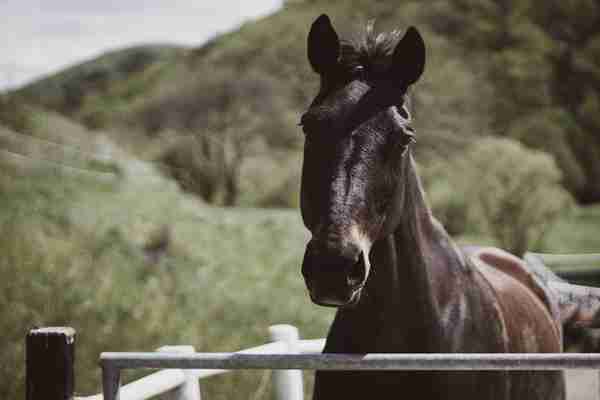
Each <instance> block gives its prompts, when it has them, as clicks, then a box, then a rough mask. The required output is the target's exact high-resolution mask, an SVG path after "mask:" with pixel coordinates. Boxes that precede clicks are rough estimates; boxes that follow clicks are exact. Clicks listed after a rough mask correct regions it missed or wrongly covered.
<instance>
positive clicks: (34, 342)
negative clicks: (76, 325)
mask: <svg viewBox="0 0 600 400" xmlns="http://www.w3.org/2000/svg"><path fill="white" fill-rule="evenodd" d="M25 363H26V378H25V380H26V391H27V395H26V400H71V399H72V398H73V394H74V390H75V369H74V363H75V330H74V329H73V328H65V327H50V328H39V329H38V328H36V329H31V330H30V331H29V333H28V334H27V339H26V344H25Z"/></svg>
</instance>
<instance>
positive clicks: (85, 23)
mask: <svg viewBox="0 0 600 400" xmlns="http://www.w3.org/2000/svg"><path fill="white" fill-rule="evenodd" d="M281 2H282V0H246V1H244V0H216V1H215V0H211V1H209V0H121V1H118V0H0V89H2V88H8V87H15V86H19V85H22V84H23V83H26V82H28V81H30V80H32V79H35V78H37V77H40V76H42V75H46V74H48V73H51V72H55V71H58V70H60V69H62V68H64V67H66V66H68V65H70V64H73V63H77V62H80V61H83V60H86V59H89V58H91V57H94V56H97V55H99V54H101V53H103V52H104V51H106V50H110V49H115V48H121V47H125V46H130V45H134V44H142V43H176V44H184V45H199V44H202V43H203V42H204V41H206V40H207V39H209V38H211V37H212V36H214V35H215V34H217V33H219V32H225V31H228V30H231V29H234V28H235V27H236V26H238V25H239V24H240V23H242V22H243V21H244V20H247V19H249V18H256V17H260V16H262V15H265V14H269V13H271V12H273V11H275V10H276V9H277V8H278V7H280V5H281Z"/></svg>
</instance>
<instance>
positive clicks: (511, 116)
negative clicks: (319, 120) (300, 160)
mask: <svg viewBox="0 0 600 400" xmlns="http://www.w3.org/2000/svg"><path fill="white" fill-rule="evenodd" d="M513 3H514V4H513ZM542 10H545V11H542ZM321 12H328V13H329V14H330V15H331V16H332V18H333V20H334V24H335V25H336V26H337V27H338V30H340V31H341V32H342V33H346V34H347V33H348V32H352V31H356V30H357V29H359V27H360V25H362V24H364V22H365V21H366V20H368V19H373V18H374V19H376V21H377V28H378V29H380V30H389V29H392V28H396V27H400V28H405V27H407V26H408V25H416V26H418V27H419V29H421V30H422V31H423V34H424V36H425V39H426V42H427V45H428V54H429V59H428V64H427V69H426V74H425V77H424V79H423V81H422V82H421V83H420V84H419V85H418V86H417V88H416V90H415V91H414V98H415V100H414V109H415V111H416V125H417V128H418V132H419V133H420V137H419V139H420V146H419V151H420V152H421V153H422V157H421V159H422V160H427V159H429V157H430V156H433V157H439V156H440V153H442V154H441V156H444V157H447V156H448V155H452V154H455V153H456V151H460V149H462V148H463V147H464V145H465V143H467V142H468V141H470V140H472V138H473V137H474V136H475V137H478V136H482V135H488V134H494V135H499V136H505V137H510V138H513V139H516V140H519V141H521V142H522V143H524V144H525V145H526V146H528V147H531V148H535V149H541V150H543V151H546V152H548V153H550V154H551V155H552V156H553V157H554V158H555V160H556V162H557V164H558V166H559V168H560V169H561V171H562V173H563V178H562V179H563V184H564V185H565V187H566V188H568V189H569V190H570V191H571V192H572V193H573V194H575V195H576V196H577V197H578V199H579V200H581V201H584V202H594V201H598V200H600V187H598V182H600V161H598V160H600V142H599V141H598V139H597V134H595V132H597V130H598V129H599V128H600V126H599V125H598V123H599V122H600V121H597V117H596V116H597V115H600V109H599V108H598V107H600V97H599V90H600V73H599V71H600V57H599V54H600V53H598V50H599V49H600V47H598V43H600V42H599V40H600V35H599V34H598V33H597V29H594V27H597V26H598V25H599V24H600V6H598V5H597V4H596V3H593V2H588V1H583V0H581V1H578V2H574V3H568V5H567V4H566V3H564V2H551V3H547V2H542V1H541V0H528V1H525V2H523V1H518V2H517V1H509V2H508V3H507V2H498V1H493V0H487V1H484V2H477V4H475V3H473V4H472V2H470V1H469V0H454V1H451V2H446V1H434V2H428V3H424V2H418V1H403V2H400V3H398V2H393V1H381V2H376V3H373V2H367V1H359V2H356V1H354V2H347V1H336V2H325V1H319V0H313V1H294V2H287V3H286V5H285V6H284V8H283V9H282V10H281V11H279V12H277V13H275V14H273V15H271V16H268V17H266V18H263V19H260V20H257V21H253V22H248V23H246V24H245V25H243V26H242V27H241V28H240V29H239V30H237V31H235V32H232V33H228V34H225V35H222V36H219V37H217V38H215V39H213V40H212V41H211V42H209V43H207V44H205V45H204V46H202V47H200V48H196V49H189V50H184V49H177V48H171V47H146V48H135V49H128V50H124V51H120V52H113V53H111V54H108V55H106V56H104V57H101V58H99V59H97V60H94V61H91V62H89V63H86V64H84V65H81V66H77V67H74V68H71V69H69V70H67V71H65V72H63V73H61V74H58V75H57V76H53V77H50V78H47V79H44V80H41V81H39V82H36V83H34V84H32V85H29V86H27V87H25V88H24V89H22V90H20V91H19V92H18V93H17V94H18V95H21V96H22V97H24V98H25V99H26V101H28V102H34V103H36V104H38V105H41V106H43V107H46V108H50V109H52V110H55V111H59V112H61V113H63V114H65V115H68V116H70V117H74V118H76V119H78V120H79V121H81V122H83V123H84V124H86V125H87V126H88V127H91V128H93V129H98V128H113V127H115V126H117V127H119V128H121V129H123V127H125V129H127V131H131V130H137V131H141V132H143V133H145V134H147V135H149V136H150V137H153V138H156V137H163V138H164V137H165V136H168V137H169V138H170V139H173V133H178V134H180V135H185V136H190V135H192V136H194V137H195V138H196V139H197V140H196V141H195V145H196V146H197V149H196V150H197V152H198V153H206V154H209V156H207V159H208V163H209V164H210V165H212V166H214V165H217V164H218V165H220V167H219V169H220V170H219V171H213V173H211V174H209V175H210V176H208V177H207V176H196V175H198V174H196V175H194V174H191V175H192V176H185V177H182V176H180V175H181V174H175V175H176V177H177V178H178V179H179V180H187V181H186V182H184V186H185V187H187V188H189V189H190V190H192V191H194V192H196V193H198V194H201V195H202V196H203V197H205V198H206V199H207V200H209V201H212V202H215V203H221V204H244V203H245V202H251V203H253V204H261V202H262V203H265V202H266V203H270V202H273V201H275V202H279V203H282V202H283V203H285V202H286V200H285V198H286V196H281V195H280V194H278V193H274V192H280V191H281V190H286V188H290V187H294V185H296V184H297V179H298V178H297V174H294V173H291V172H289V165H285V164H282V161H281V159H282V158H284V159H285V158H286V157H285V153H286V152H297V151H298V149H299V147H300V146H301V143H302V139H301V137H300V136H299V135H298V132H297V129H296V128H295V126H294V123H295V122H297V119H298V115H299V114H300V113H301V111H302V110H303V109H304V108H305V107H306V106H307V104H308V103H309V101H310V99H311V98H312V96H314V94H315V91H316V86H317V77H316V76H315V75H314V74H313V73H312V72H311V71H310V70H309V67H308V63H307V62H306V59H305V37H306V33H307V30H308V27H309V25H310V23H311V21H312V20H313V19H314V18H315V16H316V15H318V14H319V13H321ZM207 137H208V138H209V139H207ZM173 140H174V141H176V140H177V139H173ZM186 140H187V139H186ZM169 144H171V145H173V144H174V143H173V142H172V141H170V142H169ZM176 147H177V146H176ZM179 147H189V141H188V142H186V144H185V145H180V146H179ZM223 147H227V151H226V153H228V154H227V155H225V154H223V153H225V151H223V150H222V148H223ZM170 149H171V150H172V148H171V147H170ZM272 150H275V152H276V153H277V156H276V157H271V156H270V154H269V153H271V151H272ZM281 151H283V152H284V154H283V155H282V154H281ZM184 157H185V156H184ZM256 157H260V158H264V157H267V158H269V160H270V161H271V162H272V163H273V164H274V165H276V166H278V167H279V168H278V169H279V170H288V172H287V173H282V176H280V177H279V178H278V179H276V181H277V182H278V186H277V185H276V186H277V187H269V188H266V189H265V190H264V191H263V192H262V193H260V194H258V195H257V196H250V198H246V199H244V198H243V197H242V195H241V193H243V192H244V190H243V188H242V187H243V186H244V184H243V181H244V180H247V178H248V177H247V176H246V175H247V174H246V175H244V170H245V169H246V168H245V167H246V165H245V163H246V162H249V163H250V165H251V166H252V165H256V163H254V164H253V160H254V161H255V159H256ZM168 158H169V161H170V162H171V163H172V161H173V157H172V156H171V157H168ZM172 167H173V168H175V169H180V168H181V165H179V164H177V163H176V165H174V166H173V165H172ZM197 169H200V170H202V169H205V165H204V164H202V166H201V167H197ZM255 172H256V173H259V174H260V173H264V171H255ZM200 175H203V174H200ZM204 175H206V174H204ZM259 176H262V175H259ZM207 180H209V181H210V180H217V181H219V182H222V185H221V186H222V187H220V188H219V187H216V188H213V189H210V188H209V189H207V186H210V185H213V186H215V185H214V184H212V183H207ZM216 186H219V185H216ZM249 186H250V187H251V185H246V187H249ZM281 197H283V198H281ZM287 197H293V196H287ZM277 198H279V200H277ZM287 202H289V200H287ZM279 205H285V204H279Z"/></svg>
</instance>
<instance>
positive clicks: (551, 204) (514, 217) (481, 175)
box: [455, 138, 571, 255]
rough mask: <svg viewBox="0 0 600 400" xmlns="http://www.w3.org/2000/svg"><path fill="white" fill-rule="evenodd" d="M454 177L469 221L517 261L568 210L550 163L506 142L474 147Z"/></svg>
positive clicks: (486, 141) (557, 172) (556, 172)
mask: <svg viewBox="0 0 600 400" xmlns="http://www.w3.org/2000/svg"><path fill="white" fill-rule="evenodd" d="M455 173H458V174H459V176H461V177H462V179H461V180H460V183H458V185H459V186H458V187H460V188H461V190H462V191H463V193H464V195H465V197H466V198H467V199H469V203H470V207H469V215H470V217H469V218H471V220H472V221H473V220H478V221H480V223H481V227H482V228H483V229H484V231H486V232H487V233H489V234H491V235H492V236H494V237H495V238H496V239H497V240H498V242H499V244H500V245H501V246H502V247H504V248H505V249H507V250H509V251H511V252H513V253H515V254H517V255H522V254H523V253H524V252H525V251H527V250H531V249H536V248H539V247H540V246H541V245H542V241H543V238H544V235H545V234H546V233H547V231H548V229H549V228H550V227H551V226H552V224H553V223H554V222H555V221H556V220H557V218H558V217H559V216H560V214H562V213H564V212H565V211H568V210H569V209H570V204H571V198H570V196H569V194H568V193H567V192H566V191H565V190H564V189H563V188H562V187H561V186H560V182H561V173H560V170H559V169H558V167H557V166H556V163H555V162H554V160H553V159H552V157H550V156H549V155H547V154H545V153H541V152H538V151H531V150H527V149H526V148H525V147H523V146H522V145H521V144H519V143H518V142H515V141H512V140H508V139H494V138H487V139H483V140H480V141H478V142H476V143H475V144H473V145H472V146H470V148H469V149H468V150H467V151H466V153H465V154H464V156H463V157H462V158H461V159H460V160H459V161H458V163H457V168H456V170H455ZM455 183H457V182H455Z"/></svg>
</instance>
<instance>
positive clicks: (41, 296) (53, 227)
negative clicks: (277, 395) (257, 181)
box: [0, 160, 332, 399]
mask: <svg viewBox="0 0 600 400" xmlns="http://www.w3.org/2000/svg"><path fill="white" fill-rule="evenodd" d="M118 166H119V168H120V169H121V170H123V171H124V173H123V175H122V178H121V181H120V182H117V183H114V184H104V185H99V184H98V183H97V182H94V181H93V180H89V181H85V180H73V179H71V178H68V177H66V176H60V175H56V174H49V173H45V172H42V171H40V172H39V173H37V174H34V175H31V176H28V177H22V176H21V177H19V178H15V177H11V176H9V175H6V174H2V179H1V180H0V182H1V183H0V194H1V195H0V228H1V235H0V238H1V239H0V254H2V256H1V257H0V276H2V277H3V280H2V283H0V293H1V294H0V310H1V311H0V312H1V314H2V320H1V321H2V322H1V324H2V329H1V330H0V331H2V333H1V334H0V341H1V342H2V343H3V344H6V346H7V348H9V349H10V351H8V352H3V353H2V356H0V357H1V359H0V365H1V366H2V367H0V376H1V378H0V382H1V383H0V398H7V399H8V398H18V397H22V396H23V382H24V379H23V378H24V376H23V360H24V357H23V348H22V345H23V338H24V334H25V332H26V331H27V329H28V328H30V327H31V326H34V325H37V326H48V325H69V326H73V327H74V328H76V330H77V332H78V364H77V368H76V369H77V382H78V384H77V392H78V393H80V394H91V393H95V392H98V391H99V390H100V385H99V369H98V368H97V358H98V354H99V353H100V352H101V351H110V350H112V351H126V350H129V351H135V350H138V351H153V350H154V349H156V348H158V347H160V346H163V345H167V344H191V345H194V346H195V347H196V349H197V350H198V351H232V350H236V349H242V348H247V347H251V346H255V345H258V344H261V343H264V342H265V341H266V340H267V338H268V332H267V328H268V326H269V325H272V324H277V323H291V324H294V325H296V326H298V327H300V330H301V334H302V336H303V337H305V338H311V337H322V336H324V335H325V334H326V329H327V327H328V325H329V321H330V318H331V317H332V312H331V310H328V309H323V308H318V307H315V306H314V305H312V303H310V301H309V299H308V296H306V293H305V288H304V284H303V281H302V279H301V276H300V262H301V257H302V253H303V248H304V243H305V241H306V239H307V236H306V232H305V230H304V228H303V227H302V224H301V221H300V218H299V213H297V212H295V211H290V210H268V211H266V210H261V209H220V208H214V207H209V206H206V205H204V204H203V203H201V202H199V201H197V200H195V199H193V198H191V197H188V196H187V195H185V194H182V193H181V192H180V191H179V190H178V188H177V186H176V185H175V184H174V183H173V182H170V181H168V180H166V179H164V178H162V177H161V176H160V175H158V174H157V173H156V171H155V170H154V168H153V166H152V165H150V164H146V163H141V162H136V161H135V160H121V161H119V163H118ZM161 232H167V233H162V234H163V235H167V236H168V238H169V239H168V246H167V247H166V249H165V252H164V254H163V255H162V256H161V257H160V258H159V259H158V260H150V259H149V257H148V255H147V254H146V252H145V251H144V248H145V247H146V246H147V245H148V244H149V243H150V242H152V240H154V238H155V237H156V236H160V235H161ZM9 309H10V310H11V311H10V312H9V311H8V310H9ZM15 366H16V368H15ZM133 377H134V375H130V376H126V377H125V379H126V380H127V379H132V378H133ZM267 377H268V373H257V372H240V373H235V374H227V375H226V376H222V377H215V378H212V379H210V380H208V381H206V382H203V392H204V394H205V395H207V396H208V397H209V398H211V399H225V398H227V399H237V398H239V399H241V398H248V397H250V398H253V397H256V398H259V397H260V398H262V397H264V396H267V395H268V390H267V391H266V392H265V383H264V382H267V380H266V378H267ZM266 387H267V388H268V386H266Z"/></svg>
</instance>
